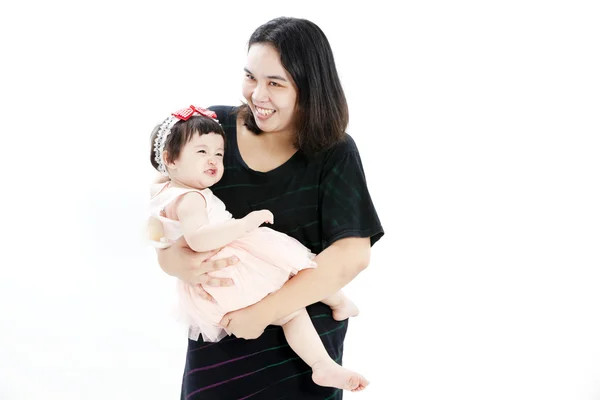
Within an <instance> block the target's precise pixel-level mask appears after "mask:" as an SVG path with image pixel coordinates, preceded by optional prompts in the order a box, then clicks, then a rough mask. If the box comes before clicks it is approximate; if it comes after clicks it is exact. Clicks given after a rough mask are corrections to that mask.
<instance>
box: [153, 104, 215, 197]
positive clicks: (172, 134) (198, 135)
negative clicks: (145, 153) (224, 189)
mask: <svg viewBox="0 0 600 400" xmlns="http://www.w3.org/2000/svg"><path fill="white" fill-rule="evenodd" d="M214 117H216V115H214V113H212V112H211V111H208V110H204V109H202V108H200V107H194V106H190V108H189V109H184V110H180V111H178V112H177V113H174V114H173V115H172V116H170V117H169V118H167V119H166V120H165V121H164V122H163V123H162V124H160V125H158V126H157V127H156V128H154V131H153V132H152V139H151V143H152V147H151V150H150V162H151V163H152V166H153V167H154V168H156V170H158V171H160V172H162V173H163V174H165V175H168V176H169V177H170V178H171V180H172V181H174V182H178V183H180V184H183V185H185V186H189V187H193V188H197V189H204V188H207V187H210V186H212V185H214V184H215V183H217V182H218V181H219V180H220V179H221V177H222V176H223V155H224V152H225V132H224V131H223V128H222V127H221V125H219V122H218V121H217V120H216V119H214Z"/></svg>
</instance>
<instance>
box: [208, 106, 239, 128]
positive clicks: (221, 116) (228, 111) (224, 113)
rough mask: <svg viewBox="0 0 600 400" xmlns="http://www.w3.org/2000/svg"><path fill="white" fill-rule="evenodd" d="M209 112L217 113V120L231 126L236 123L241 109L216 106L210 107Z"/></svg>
mask: <svg viewBox="0 0 600 400" xmlns="http://www.w3.org/2000/svg"><path fill="white" fill-rule="evenodd" d="M208 109H209V110H211V111H214V112H215V113H217V119H218V120H219V122H220V123H221V125H223V124H231V123H234V122H235V121H236V117H237V113H238V110H239V107H237V106H224V105H216V106H210V107H208Z"/></svg>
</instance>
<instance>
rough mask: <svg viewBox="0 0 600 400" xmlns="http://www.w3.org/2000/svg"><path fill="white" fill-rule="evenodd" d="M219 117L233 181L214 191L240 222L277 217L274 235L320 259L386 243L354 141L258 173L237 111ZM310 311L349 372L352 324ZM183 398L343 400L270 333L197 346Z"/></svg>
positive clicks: (224, 110) (322, 309) (278, 333)
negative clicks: (346, 350) (248, 157)
mask: <svg viewBox="0 0 600 400" xmlns="http://www.w3.org/2000/svg"><path fill="white" fill-rule="evenodd" d="M211 109H212V110H213V111H215V112H216V113H217V117H218V119H219V122H220V123H221V125H222V126H223V129H224V130H225V134H226V136H227V143H226V150H225V157H224V160H223V161H224V165H225V173H224V174H223V178H222V179H221V181H219V182H218V183H217V184H216V185H214V186H212V187H211V190H212V191H213V193H214V194H215V195H216V196H217V197H218V198H220V199H221V200H222V201H223V202H224V203H225V206H226V207H227V209H228V211H229V212H231V213H232V215H233V217H234V218H241V217H244V216H245V215H247V214H248V213H249V212H251V211H255V210H260V209H268V210H269V211H271V212H272V213H273V216H274V224H273V225H269V227H271V228H273V229H275V230H278V231H280V232H283V233H285V234H288V235H290V236H292V237H294V238H296V239H298V240H299V241H300V242H301V243H303V244H304V245H305V246H306V247H308V248H309V249H311V250H312V251H313V252H314V253H315V254H318V253H320V252H321V251H322V250H323V249H325V248H326V247H327V246H329V245H330V244H331V243H333V242H335V241H336V240H339V239H342V238H346V237H370V238H371V244H374V243H375V242H376V241H377V240H379V238H381V236H383V229H382V227H381V223H380V222H379V218H378V217H377V213H376V211H375V207H374V206H373V203H372V201H371V197H370V195H369V191H368V189H367V184H366V180H365V174H364V171H363V167H362V163H361V160H360V156H359V153H358V149H357V148H356V144H355V143H354V140H352V138H351V137H350V136H349V135H346V140H345V141H344V142H343V143H340V144H339V145H337V146H336V147H334V148H332V149H330V150H327V151H324V152H322V153H320V154H318V155H316V156H313V157H310V158H309V157H306V156H305V155H303V154H302V153H301V152H297V153H296V154H294V155H293V156H292V157H291V158H290V159H289V160H288V161H286V162H285V163H284V164H283V165H281V166H279V167H278V168H276V169H274V170H272V171H269V172H258V171H254V170H252V169H250V168H249V167H248V166H247V165H246V163H245V162H244V160H243V159H242V157H241V155H240V152H239V150H238V147H237V138H236V132H237V127H236V117H237V108H236V107H224V106H217V107H211ZM358 304H359V306H360V301H359V302H358ZM307 310H308V313H309V315H310V316H311V319H312V322H313V324H314V325H315V328H316V329H317V332H318V333H319V335H320V336H321V339H322V340H323V343H324V345H325V348H326V349H327V351H328V352H329V355H330V356H331V357H332V358H333V359H334V360H336V361H338V362H339V363H340V364H341V362H342V353H343V342H344V337H345V335H346V330H347V326H348V321H341V322H338V321H335V320H334V319H333V318H332V316H331V310H330V309H329V307H327V306H326V305H324V304H323V303H317V304H313V305H311V306H309V307H307ZM182 398H185V399H190V400H196V399H210V400H213V399H214V400H229V399H232V400H234V399H246V398H248V399H251V400H258V399H269V400H276V399H289V400H295V399H298V400H300V399H302V400H311V399H314V400H324V399H329V400H333V399H341V398H342V391H341V390H337V389H334V388H325V387H321V386H317V385H316V384H314V383H313V381H312V379H311V370H310V368H309V367H308V365H306V364H305V363H304V362H303V361H302V360H301V359H299V358H298V356H297V355H296V354H295V353H294V352H293V351H292V350H291V349H290V347H289V346H288V345H287V342H286V340H285V337H284V335H283V331H282V329H281V327H276V326H269V327H267V329H266V330H265V332H264V333H263V335H262V336H261V337H259V338H258V339H255V340H244V339H237V338H235V337H233V336H231V337H227V338H225V339H223V340H222V341H220V342H218V343H203V342H202V338H200V339H199V341H198V342H196V341H192V340H190V341H189V343H188V353H187V360H186V367H185V375H184V379H183V390H182Z"/></svg>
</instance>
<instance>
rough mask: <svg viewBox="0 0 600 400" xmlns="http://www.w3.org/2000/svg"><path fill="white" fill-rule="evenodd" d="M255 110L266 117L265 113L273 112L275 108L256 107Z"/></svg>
mask: <svg viewBox="0 0 600 400" xmlns="http://www.w3.org/2000/svg"><path fill="white" fill-rule="evenodd" d="M256 112H257V113H259V114H260V115H264V116H265V117H266V116H267V115H271V114H273V113H274V112H275V110H267V109H266V108H259V107H256Z"/></svg>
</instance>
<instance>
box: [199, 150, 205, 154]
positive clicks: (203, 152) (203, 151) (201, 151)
mask: <svg viewBox="0 0 600 400" xmlns="http://www.w3.org/2000/svg"><path fill="white" fill-rule="evenodd" d="M198 153H202V154H206V150H198Z"/></svg>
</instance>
